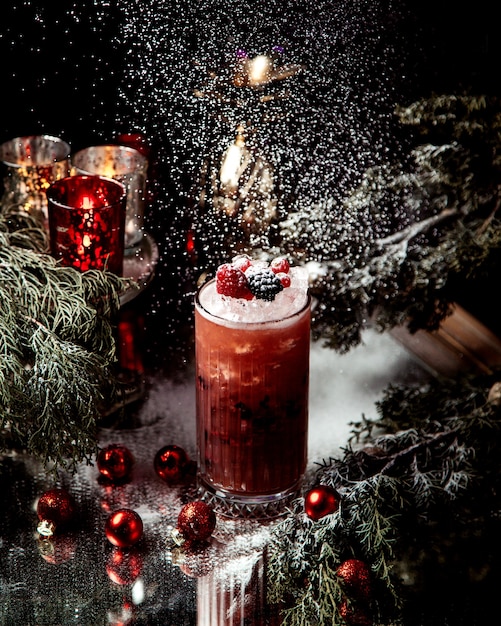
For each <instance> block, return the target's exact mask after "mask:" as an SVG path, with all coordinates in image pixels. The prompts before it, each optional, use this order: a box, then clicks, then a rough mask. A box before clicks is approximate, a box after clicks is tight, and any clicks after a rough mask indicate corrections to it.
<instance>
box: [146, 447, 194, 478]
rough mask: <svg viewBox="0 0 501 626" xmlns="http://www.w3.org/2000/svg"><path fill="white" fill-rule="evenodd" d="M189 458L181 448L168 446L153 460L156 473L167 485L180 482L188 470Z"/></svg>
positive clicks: (161, 449)
mask: <svg viewBox="0 0 501 626" xmlns="http://www.w3.org/2000/svg"><path fill="white" fill-rule="evenodd" d="M188 464H189V458H188V455H187V454H186V452H185V451H184V450H183V448H181V447H180V446H175V445H168V446H164V447H163V448H160V450H159V451H158V452H157V453H156V454H155V458H154V459H153V466H154V468H155V472H156V473H157V474H158V476H160V478H161V479H162V480H164V481H165V482H166V483H176V482H179V481H180V480H181V479H182V478H183V477H184V475H185V473H186V470H187V468H188Z"/></svg>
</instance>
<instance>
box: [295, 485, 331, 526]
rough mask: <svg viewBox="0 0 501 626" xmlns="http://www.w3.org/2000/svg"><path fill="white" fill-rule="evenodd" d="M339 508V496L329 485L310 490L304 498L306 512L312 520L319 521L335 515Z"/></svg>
mask: <svg viewBox="0 0 501 626" xmlns="http://www.w3.org/2000/svg"><path fill="white" fill-rule="evenodd" d="M338 507H339V494H338V493H337V491H336V490H335V489H333V488H332V487H329V486H328V485H318V486H317V487H313V489H310V490H309V491H308V492H307V494H306V496H305V498H304V510H305V513H306V515H307V516H308V517H309V518H310V519H312V520H315V521H317V520H319V519H320V518H322V517H324V516H325V515H329V514H330V513H334V512H335V511H337V509H338Z"/></svg>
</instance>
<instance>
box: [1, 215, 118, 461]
mask: <svg viewBox="0 0 501 626" xmlns="http://www.w3.org/2000/svg"><path fill="white" fill-rule="evenodd" d="M46 248H47V238H46V235H45V233H44V231H43V230H42V229H40V228H39V227H38V226H37V223H36V220H33V219H32V218H31V217H30V216H29V215H28V214H24V213H17V212H16V211H15V210H14V209H13V208H10V207H9V208H5V207H4V211H3V214H2V215H1V216H0V451H5V450H7V449H10V448H16V449H22V450H25V451H27V452H28V453H31V454H33V455H35V456H37V457H39V458H40V459H41V460H42V461H43V462H44V464H45V465H46V466H47V467H51V468H52V469H54V470H56V469H57V468H62V467H64V468H67V469H70V470H72V469H74V468H75V466H76V464H77V463H78V462H80V461H81V460H83V459H87V460H89V459H90V458H92V457H93V456H95V453H96V450H97V423H98V421H99V418H100V415H101V413H102V411H104V410H105V408H106V406H109V405H110V402H112V400H113V399H114V398H116V396H117V394H118V386H117V384H116V381H115V380H114V376H113V364H114V360H115V339H114V334H113V333H114V329H113V320H114V316H115V314H116V313H117V311H118V308H119V306H120V300H119V297H120V293H122V292H123V290H124V288H125V281H124V280H123V279H121V278H118V277H117V276H115V275H113V274H110V273H104V272H100V271H97V270H91V271H89V272H83V273H81V272H79V271H77V270H75V269H73V268H70V267H63V266H61V265H59V264H58V263H56V261H55V260H54V259H53V258H52V257H51V256H49V255H48V254H47V253H46Z"/></svg>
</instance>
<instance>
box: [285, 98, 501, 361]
mask: <svg viewBox="0 0 501 626" xmlns="http://www.w3.org/2000/svg"><path fill="white" fill-rule="evenodd" d="M396 114H397V116H398V118H399V120H400V122H401V123H402V127H403V129H404V130H405V129H407V130H409V132H411V134H412V135H411V136H412V140H411V143H412V146H413V147H412V149H411V150H410V151H409V153H408V154H407V155H404V156H403V157H402V158H401V159H400V160H399V161H397V162H394V163H382V164H380V165H375V166H374V167H372V168H371V169H369V170H367V171H366V172H365V174H364V175H363V177H362V180H361V181H360V183H359V185H358V187H357V188H356V189H353V191H352V193H351V194H349V195H348V196H347V197H346V198H345V200H344V203H343V205H342V207H336V206H333V204H332V202H330V201H329V199H326V200H325V202H323V203H321V204H319V205H318V206H316V207H314V211H313V212H311V211H307V210H305V211H304V212H296V213H291V214H289V215H288V216H286V218H285V219H284V220H283V221H282V223H281V225H280V228H281V236H282V244H281V245H282V248H283V249H284V250H285V251H286V252H288V253H290V254H291V255H292V256H294V257H295V258H298V256H299V258H300V259H301V260H302V261H303V262H306V263H312V262H313V263H318V265H319V271H318V277H317V278H316V279H315V280H314V281H313V285H312V293H313V295H314V296H315V297H316V298H317V300H318V302H319V304H318V306H317V307H316V309H315V314H314V320H313V333H314V336H315V338H316V339H323V340H324V341H325V342H326V344H327V345H330V346H331V347H332V348H334V349H336V350H338V351H340V352H346V351H348V350H349V349H350V348H352V347H353V346H356V345H358V344H359V343H360V341H361V331H362V330H363V328H364V326H365V325H366V324H367V321H368V320H371V321H372V323H373V324H374V325H375V327H376V328H378V329H379V330H381V331H384V330H387V329H391V328H392V327H394V326H396V325H399V324H402V323H405V324H406V325H407V326H408V328H409V330H410V331H411V332H413V331H415V330H417V329H420V328H424V329H428V330H432V329H435V328H437V327H438V325H439V323H440V322H441V321H442V320H443V319H444V317H445V316H446V315H447V314H448V313H449V305H450V303H451V302H455V301H458V300H459V299H460V297H461V295H462V292H463V290H464V285H465V281H479V280H483V281H485V282H486V284H487V281H488V280H489V277H490V278H491V281H492V279H493V277H495V276H496V275H497V274H496V273H497V270H498V267H499V262H500V260H501V247H500V244H501V234H500V233H501V228H500V226H501V223H500V217H499V213H498V208H499V204H500V193H499V191H500V189H501V168H500V167H499V165H500V162H501V133H500V130H501V102H500V101H499V99H495V98H492V99H488V98H485V97H483V96H479V97H476V96H464V97H457V96H448V95H445V96H435V97H432V98H430V99H428V100H423V101H419V102H415V103H413V104H412V105H410V106H408V107H398V108H397V110H396Z"/></svg>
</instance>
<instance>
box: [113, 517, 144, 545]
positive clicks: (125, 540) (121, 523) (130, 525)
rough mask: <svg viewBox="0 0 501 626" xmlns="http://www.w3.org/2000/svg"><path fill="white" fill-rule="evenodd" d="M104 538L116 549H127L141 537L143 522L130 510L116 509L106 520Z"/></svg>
mask: <svg viewBox="0 0 501 626" xmlns="http://www.w3.org/2000/svg"><path fill="white" fill-rule="evenodd" d="M105 532H106V537H107V539H108V541H109V542H110V543H112V544H113V545H114V546H117V548H128V547H130V546H133V545H134V544H135V543H137V542H138V541H139V540H140V539H141V537H142V536H143V520H142V519H141V517H140V516H139V515H138V513H136V512H135V511H133V510H132V509H117V510H116V511H115V512H114V513H112V514H111V515H110V516H109V517H108V519H107V520H106V525H105Z"/></svg>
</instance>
